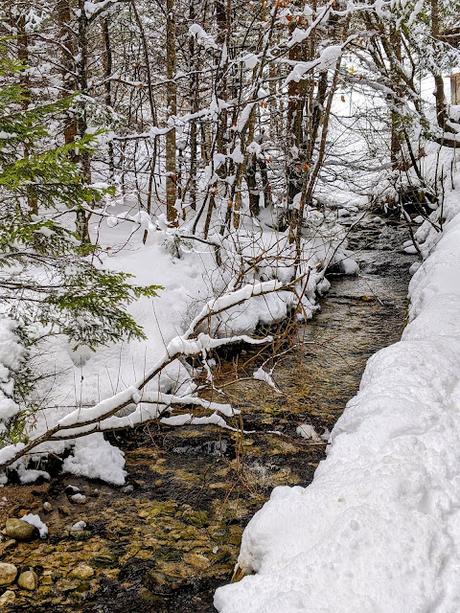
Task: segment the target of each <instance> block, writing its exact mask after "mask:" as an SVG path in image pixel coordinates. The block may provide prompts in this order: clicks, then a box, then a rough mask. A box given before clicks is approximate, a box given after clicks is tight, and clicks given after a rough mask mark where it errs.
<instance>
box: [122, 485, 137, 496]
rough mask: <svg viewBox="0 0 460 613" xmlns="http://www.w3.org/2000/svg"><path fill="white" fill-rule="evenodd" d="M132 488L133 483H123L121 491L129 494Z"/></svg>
mask: <svg viewBox="0 0 460 613" xmlns="http://www.w3.org/2000/svg"><path fill="white" fill-rule="evenodd" d="M133 490H134V486H133V485H125V487H123V488H122V490H121V491H122V492H123V494H131V492H132V491H133Z"/></svg>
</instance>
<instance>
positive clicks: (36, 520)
mask: <svg viewBox="0 0 460 613" xmlns="http://www.w3.org/2000/svg"><path fill="white" fill-rule="evenodd" d="M21 520H22V521H25V522H26V523H27V524H30V525H31V526H35V527H36V528H37V530H38V532H39V534H40V538H42V539H44V538H46V537H47V536H48V526H47V525H46V524H45V523H44V522H42V520H41V519H40V516H39V515H34V514H33V513H28V514H27V515H24V516H23V517H21Z"/></svg>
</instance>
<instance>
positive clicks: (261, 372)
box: [252, 366, 279, 391]
mask: <svg viewBox="0 0 460 613" xmlns="http://www.w3.org/2000/svg"><path fill="white" fill-rule="evenodd" d="M252 376H253V378H254V379H257V380H258V381H263V382H264V383H266V384H267V385H269V386H270V387H273V389H275V390H277V391H279V389H278V386H277V385H276V383H275V381H274V380H273V377H272V373H271V372H268V371H267V370H265V369H264V368H263V367H262V366H261V367H260V368H257V370H255V371H254V373H253V375H252Z"/></svg>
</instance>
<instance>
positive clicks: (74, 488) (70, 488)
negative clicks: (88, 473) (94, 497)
mask: <svg viewBox="0 0 460 613" xmlns="http://www.w3.org/2000/svg"><path fill="white" fill-rule="evenodd" d="M79 491H80V488H79V487H77V486H76V485H67V486H66V488H65V490H64V492H65V493H66V494H69V495H70V494H78V493H79Z"/></svg>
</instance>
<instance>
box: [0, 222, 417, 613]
mask: <svg viewBox="0 0 460 613" xmlns="http://www.w3.org/2000/svg"><path fill="white" fill-rule="evenodd" d="M383 233H384V234H385V235H390V236H392V237H393V238H392V242H393V243H394V245H395V249H393V250H392V249H390V250H385V251H384V250H381V249H379V247H380V243H382V244H384V243H385V241H386V239H385V241H384V240H383V238H385V237H383V236H382V230H381V228H380V227H379V226H375V227H374V228H371V229H370V230H369V229H367V230H366V231H365V232H364V231H357V232H355V233H354V235H353V239H352V243H351V247H352V248H354V249H357V250H358V258H359V260H360V263H361V270H362V272H361V275H360V276H359V277H358V278H349V277H348V278H343V277H336V278H334V279H333V280H332V281H333V284H332V289H331V291H330V292H329V294H328V295H327V297H326V298H325V299H324V300H323V304H322V310H321V313H320V314H319V315H318V316H317V317H316V318H315V319H314V320H313V321H311V322H309V323H308V324H307V325H306V326H304V327H303V328H302V330H301V331H300V332H296V333H295V335H294V338H291V341H292V342H294V343H295V347H294V348H293V349H292V350H291V351H289V352H288V353H286V354H285V355H284V356H282V359H281V360H280V361H279V363H278V365H277V366H276V368H275V371H274V379H275V380H276V383H277V385H278V386H279V389H280V392H279V393H277V392H275V391H274V390H273V389H271V388H268V387H266V386H264V385H263V384H262V383H261V382H259V381H255V380H249V381H248V380H246V381H241V382H239V383H237V384H230V382H231V381H232V380H233V377H234V371H235V369H236V361H237V363H238V364H237V366H238V371H239V374H240V376H241V375H242V374H244V373H246V374H247V376H248V377H251V375H252V372H253V371H254V369H255V368H256V367H257V366H259V365H260V363H261V362H262V361H263V359H265V358H266V356H264V357H262V356H260V355H259V354H251V353H247V354H242V355H240V356H239V357H238V359H237V360H236V358H234V360H233V361H232V360H230V361H227V362H226V363H224V364H223V365H222V366H221V368H220V371H219V376H218V379H219V384H222V385H224V386H225V390H226V391H227V393H228V395H229V398H230V399H231V401H232V402H233V403H234V405H235V406H237V407H239V408H240V409H241V410H242V422H243V425H244V429H245V430H246V431H249V430H255V431H256V433H255V434H245V435H240V434H234V433H231V432H226V431H222V430H219V429H216V428H200V429H196V428H190V427H189V428H183V429H170V430H168V429H166V428H162V429H161V430H159V429H158V428H156V427H155V426H151V427H149V428H145V429H143V430H138V431H137V432H135V433H129V434H128V435H127V437H125V438H123V439H117V440H118V443H119V444H120V445H121V446H122V448H123V449H124V451H125V453H126V459H127V469H128V473H129V478H128V482H127V483H128V487H127V488H124V489H120V488H113V487H109V486H107V485H104V484H101V483H98V482H91V481H87V480H84V479H77V478H72V477H70V476H65V477H56V478H54V479H53V480H52V482H51V483H49V484H48V483H47V484H42V485H33V486H27V487H25V486H21V487H19V486H8V487H5V488H4V489H3V490H2V492H1V495H0V520H1V522H2V524H3V523H4V521H5V519H6V517H17V516H20V515H22V514H23V513H24V512H32V513H39V514H40V516H41V517H42V518H43V519H44V521H45V522H46V523H47V524H48V526H49V531H50V537H49V539H48V540H47V541H43V542H41V541H33V542H32V543H19V544H17V545H14V544H12V543H9V544H8V543H7V542H5V541H4V542H3V543H0V553H2V554H3V555H2V560H3V561H7V562H11V563H14V564H16V565H17V566H18V568H20V569H22V568H23V569H26V568H29V567H31V568H34V570H35V571H36V572H37V574H38V575H39V587H38V589H37V590H35V591H31V592H26V591H24V590H18V589H16V592H15V594H16V598H15V601H14V604H12V605H11V606H10V607H9V608H6V609H5V610H9V611H27V612H30V613H32V612H37V613H39V612H40V613H41V612H43V613H45V612H46V613H48V612H61V611H62V612H64V611H84V612H85V613H88V612H110V613H115V612H123V611H130V612H132V613H134V612H137V611H139V612H141V611H152V612H153V611H155V612H158V613H162V612H165V613H169V612H174V613H200V612H211V611H213V610H214V609H213V607H212V596H213V592H214V589H215V588H216V587H217V586H219V585H222V584H223V583H227V582H228V581H229V580H230V579H231V577H232V572H233V568H234V565H235V562H236V559H237V555H238V550H239V544H240V540H241V533H242V530H243V528H244V526H245V525H246V524H247V522H248V521H249V519H250V518H251V516H252V515H253V514H254V513H255V512H256V511H257V509H259V508H260V506H261V505H262V504H263V503H264V501H265V500H266V499H267V497H268V496H269V495H270V492H271V490H272V488H273V487H274V486H276V485H297V484H298V485H307V484H308V483H309V482H310V481H311V479H312V477H313V473H314V470H315V468H316V466H317V465H318V462H319V461H320V460H321V459H323V458H324V455H325V443H323V442H320V443H311V442H309V441H306V440H304V439H302V438H301V437H299V436H298V435H297V434H296V428H297V426H298V425H299V424H301V423H309V424H312V425H313V426H314V427H315V429H316V430H317V432H318V433H322V432H323V431H325V430H326V429H329V430H330V429H332V427H333V425H334V423H335V421H336V420H337V418H338V417H339V415H340V414H341V412H342V411H343V408H344V406H345V404H346V402H347V400H349V399H350V398H351V397H352V396H353V395H354V394H355V393H356V391H357V389H358V386H359V381H360V378H361V374H362V371H363V369H364V366H365V363H366V360H367V358H368V357H369V356H370V355H371V354H373V353H374V352H375V351H377V350H378V349H380V348H382V347H384V346H386V345H389V344H390V343H393V342H395V341H397V340H398V339H399V337H400V334H401V331H402V329H403V327H404V324H405V319H406V311H407V302H406V293H407V284H408V281H409V275H408V272H407V271H408V268H409V265H410V262H411V259H410V258H409V257H408V256H405V255H402V254H401V253H399V252H398V248H399V245H400V244H401V243H402V240H403V239H402V238H401V234H400V232H399V231H396V232H395V233H393V232H390V230H389V229H388V228H387V227H384V229H383ZM235 425H240V424H235ZM269 431H276V432H278V433H270V432H269ZM69 484H72V485H74V486H77V487H79V488H80V489H81V491H82V493H84V494H85V495H86V496H87V501H86V504H74V503H72V502H71V501H70V499H69V497H68V494H67V493H66V492H65V491H64V490H65V487H66V486H67V485H69ZM2 497H3V498H2ZM44 500H47V501H49V503H50V504H51V507H52V510H50V511H48V512H47V513H45V512H44V510H43V501H44ZM77 521H85V522H86V524H87V526H86V528H85V529H84V530H82V531H79V532H71V531H69V527H70V526H72V525H73V524H75V522H77ZM82 565H83V566H82Z"/></svg>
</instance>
